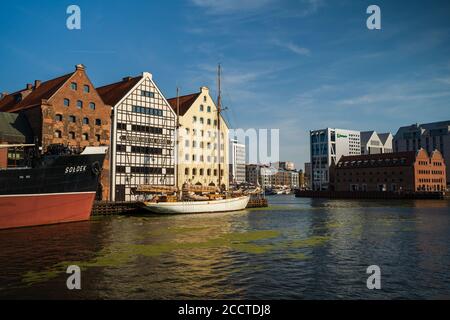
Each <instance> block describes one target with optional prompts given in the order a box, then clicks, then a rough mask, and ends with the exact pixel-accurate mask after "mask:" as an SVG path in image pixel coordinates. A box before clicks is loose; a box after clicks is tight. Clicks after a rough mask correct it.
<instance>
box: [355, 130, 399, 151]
mask: <svg viewBox="0 0 450 320" xmlns="http://www.w3.org/2000/svg"><path fill="white" fill-rule="evenodd" d="M393 139H394V136H393V135H392V134H391V133H390V132H387V133H377V132H376V131H363V132H361V154H380V153H392V152H393V147H392V141H393Z"/></svg>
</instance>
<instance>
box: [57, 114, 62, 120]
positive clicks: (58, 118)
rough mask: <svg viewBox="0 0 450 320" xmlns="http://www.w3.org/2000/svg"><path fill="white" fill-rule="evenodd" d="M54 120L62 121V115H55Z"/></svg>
mask: <svg viewBox="0 0 450 320" xmlns="http://www.w3.org/2000/svg"><path fill="white" fill-rule="evenodd" d="M55 120H56V121H62V120H63V116H62V115H61V114H57V115H56V116H55Z"/></svg>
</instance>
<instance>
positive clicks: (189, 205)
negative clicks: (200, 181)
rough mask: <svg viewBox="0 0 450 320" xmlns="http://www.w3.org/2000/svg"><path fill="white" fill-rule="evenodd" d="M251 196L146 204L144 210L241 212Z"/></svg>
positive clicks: (162, 212) (181, 212)
mask: <svg viewBox="0 0 450 320" xmlns="http://www.w3.org/2000/svg"><path fill="white" fill-rule="evenodd" d="M249 200H250V197H249V196H243V197H239V198H231V199H224V200H211V201H183V202H159V203H151V202H147V203H144V209H146V210H148V211H151V212H154V213H161V214H187V213H212V212H229V211H240V210H244V209H245V208H246V207H247V204H248V202H249Z"/></svg>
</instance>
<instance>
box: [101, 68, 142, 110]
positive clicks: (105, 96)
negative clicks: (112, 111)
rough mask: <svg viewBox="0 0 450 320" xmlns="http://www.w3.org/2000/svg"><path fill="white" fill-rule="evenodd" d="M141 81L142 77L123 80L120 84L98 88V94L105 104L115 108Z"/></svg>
mask: <svg viewBox="0 0 450 320" xmlns="http://www.w3.org/2000/svg"><path fill="white" fill-rule="evenodd" d="M141 80H142V75H141V76H137V77H134V78H132V77H128V78H123V80H122V81H120V82H116V83H112V84H108V85H106V86H103V87H100V88H97V92H98V94H99V95H100V97H101V98H102V100H103V102H104V103H105V104H107V105H110V106H112V107H113V106H115V105H116V104H117V103H118V102H119V101H120V100H122V98H123V97H125V95H126V94H127V93H128V92H130V90H131V89H133V87H134V86H135V85H137V84H138V82H139V81H141Z"/></svg>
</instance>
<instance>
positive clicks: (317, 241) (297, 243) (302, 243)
mask: <svg viewBox="0 0 450 320" xmlns="http://www.w3.org/2000/svg"><path fill="white" fill-rule="evenodd" d="M329 240H330V237H329V236H313V237H310V238H306V239H300V240H294V241H291V242H290V243H289V245H288V246H289V247H293V248H308V247H316V246H321V245H324V244H326V243H327V242H328V241H329Z"/></svg>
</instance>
